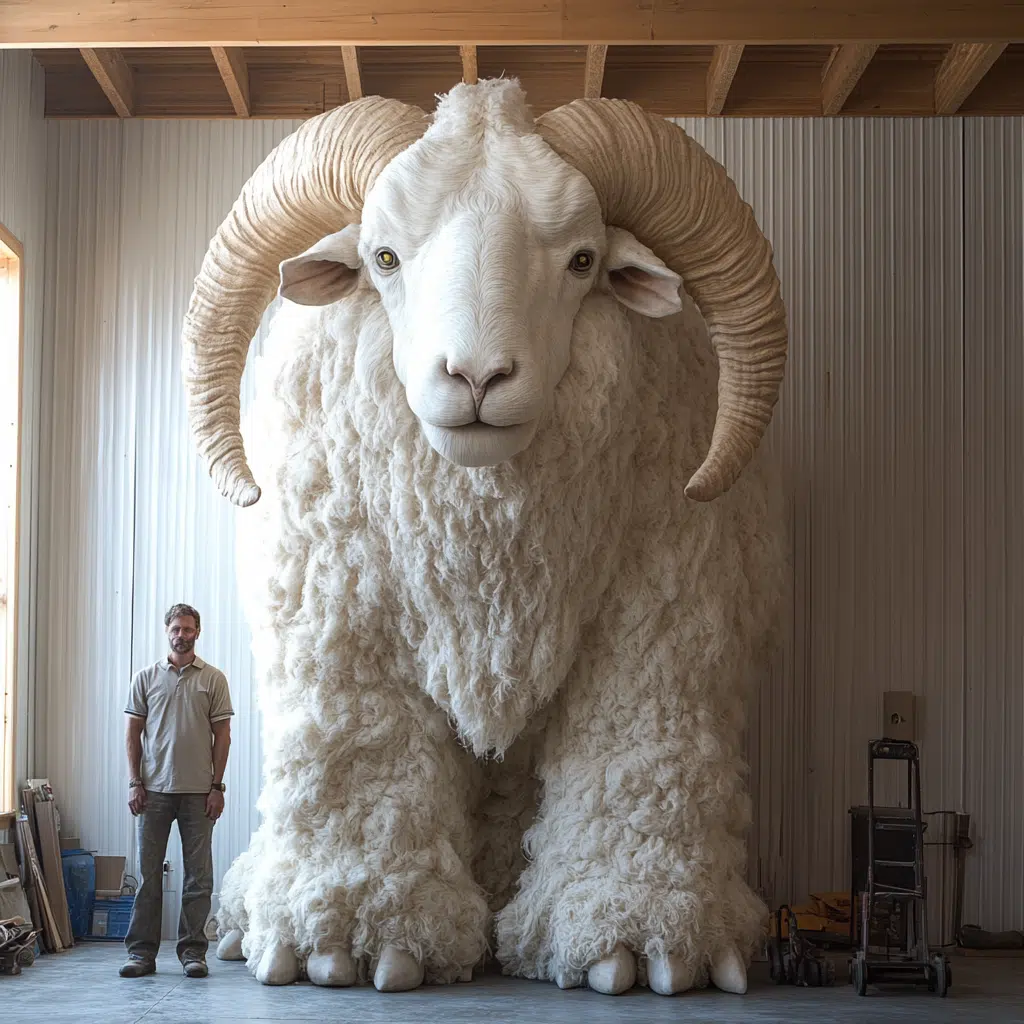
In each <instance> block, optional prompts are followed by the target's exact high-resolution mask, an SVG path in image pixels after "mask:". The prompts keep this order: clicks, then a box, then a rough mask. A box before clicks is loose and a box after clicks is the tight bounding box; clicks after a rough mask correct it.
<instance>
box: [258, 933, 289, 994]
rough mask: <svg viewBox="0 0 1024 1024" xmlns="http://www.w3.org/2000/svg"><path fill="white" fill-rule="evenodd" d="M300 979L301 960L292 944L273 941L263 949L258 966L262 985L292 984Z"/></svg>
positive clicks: (259, 980) (259, 979)
mask: <svg viewBox="0 0 1024 1024" xmlns="http://www.w3.org/2000/svg"><path fill="white" fill-rule="evenodd" d="M298 979H299V960H298V957H296V955H295V950H294V949H292V947H291V946H285V945H283V944H282V943H280V942H273V943H271V944H270V945H269V946H267V948H266V949H265V950H264V951H263V956H261V957H260V962H259V965H258V966H257V968H256V980H257V981H258V982H259V983H260V984H261V985H290V984H291V983H292V982H293V981H298Z"/></svg>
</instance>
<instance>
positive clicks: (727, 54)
mask: <svg viewBox="0 0 1024 1024" xmlns="http://www.w3.org/2000/svg"><path fill="white" fill-rule="evenodd" d="M742 56H743V44H742V43H730V44H727V45H725V46H716V47H715V52H714V53H713V54H712V56H711V64H710V66H709V67H708V81H707V112H708V114H709V115H711V116H712V117H714V116H716V115H718V114H720V113H721V112H722V110H723V108H724V107H725V100H726V97H727V96H728V95H729V88H730V86H731V85H732V80H733V79H734V78H735V77H736V69H737V68H738V67H739V66H740V58H741V57H742Z"/></svg>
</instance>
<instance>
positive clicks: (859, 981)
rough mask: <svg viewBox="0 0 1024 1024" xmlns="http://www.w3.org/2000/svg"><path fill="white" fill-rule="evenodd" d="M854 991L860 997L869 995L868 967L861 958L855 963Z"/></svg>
mask: <svg viewBox="0 0 1024 1024" xmlns="http://www.w3.org/2000/svg"><path fill="white" fill-rule="evenodd" d="M853 991H854V992H856V993H857V995H859V996H866V995H867V994H868V965H867V964H866V963H865V962H864V961H863V959H862V958H861V957H860V956H858V957H857V958H856V959H855V960H854V961H853Z"/></svg>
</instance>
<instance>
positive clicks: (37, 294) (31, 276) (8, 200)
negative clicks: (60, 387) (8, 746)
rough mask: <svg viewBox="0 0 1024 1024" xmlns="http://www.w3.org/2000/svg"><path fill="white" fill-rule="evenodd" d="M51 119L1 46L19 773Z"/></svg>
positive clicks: (26, 745) (37, 88) (26, 726)
mask: <svg viewBox="0 0 1024 1024" xmlns="http://www.w3.org/2000/svg"><path fill="white" fill-rule="evenodd" d="M45 180H46V126H45V123H44V121H43V71H42V68H40V67H39V65H38V64H36V62H35V61H34V60H33V59H32V55H31V54H29V53H21V52H17V51H12V50H0V223H3V225H4V227H6V228H7V230H8V231H10V232H11V233H12V234H13V235H14V236H15V237H16V238H17V239H18V241H19V242H21V244H22V247H23V249H24V253H25V262H24V273H25V325H24V350H23V354H22V385H21V387H22V395H21V402H22V406H21V508H20V512H19V516H20V522H21V530H20V552H19V573H18V575H19V580H18V592H19V599H20V608H19V616H18V619H19V622H18V696H17V708H16V711H15V714H16V728H15V777H16V778H19V779H22V778H25V776H26V775H27V774H28V772H29V768H30V766H31V764H32V759H33V750H32V740H31V737H32V728H31V724H30V723H31V721H32V719H33V717H34V708H35V697H34V683H35V679H36V676H37V671H36V660H35V650H36V643H35V637H36V613H35V610H36V607H37V602H36V594H35V588H36V581H37V564H38V553H39V537H38V532H37V523H38V521H39V510H40V505H39V497H40V485H41V482H42V481H41V476H40V472H39V460H38V458H37V453H38V452H39V450H40V434H39V430H40V423H41V417H40V403H41V398H42V386H43V376H42V355H43V344H42V340H43V280H44V263H43V260H44V257H43V248H44V239H45V237H46V190H45V188H44V182H45Z"/></svg>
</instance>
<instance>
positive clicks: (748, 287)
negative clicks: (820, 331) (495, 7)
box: [184, 81, 786, 505]
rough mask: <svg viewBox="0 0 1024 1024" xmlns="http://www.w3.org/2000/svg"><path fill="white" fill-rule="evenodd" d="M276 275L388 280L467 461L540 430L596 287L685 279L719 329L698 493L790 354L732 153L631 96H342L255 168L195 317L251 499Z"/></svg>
mask: <svg viewBox="0 0 1024 1024" xmlns="http://www.w3.org/2000/svg"><path fill="white" fill-rule="evenodd" d="M278 268H279V274H280V276H279V277H278ZM278 284H279V286H280V292H281V294H282V295H284V297H285V298H287V299H291V300H292V301H295V302H300V303H306V304H311V305H322V304H327V303H332V302H335V301H338V300H340V299H344V298H345V296H347V295H349V294H350V293H351V292H353V291H354V290H355V289H356V288H360V287H370V288H374V289H376V290H377V291H378V292H379V294H380V298H381V302H382V304H383V306H384V309H385V310H386V312H387V314H388V318H389V320H390V323H391V328H392V334H393V338H394V344H393V355H394V364H395V368H396V371H397V373H398V376H399V378H400V380H401V381H402V383H403V385H404V386H405V391H406V396H407V399H408V403H409V406H410V408H411V409H412V411H413V412H414V413H415V414H416V416H417V417H418V418H419V420H420V422H421V424H422V426H423V430H424V433H425V435H426V437H427V439H428V440H429V442H430V444H431V445H432V446H433V447H434V448H435V449H436V450H437V451H438V452H440V453H441V454H442V455H443V456H445V457H446V458H448V459H450V460H451V461H453V462H456V463H458V464H461V465H465V466H481V465H493V464H495V463H498V462H501V461H504V460H505V459H508V458H511V457H512V456H514V455H515V454H517V453H518V452H520V451H522V450H523V449H524V448H525V447H526V446H527V445H528V444H529V443H530V441H531V439H532V438H533V435H534V433H535V431H536V428H537V424H538V421H539V419H540V417H541V416H542V414H543V411H544V409H545V407H546V405H547V403H548V401H549V400H550V398H551V396H552V394H553V393H554V389H555V387H556V385H557V384H558V382H559V380H560V379H561V377H562V375H563V374H564V372H565V370H566V368H567V367H568V365H569V359H570V353H571V342H572V334H573V322H574V319H575V317H576V314H577V312H578V311H579V308H580V304H581V303H582V301H583V299H584V297H585V296H586V294H587V293H588V292H589V291H591V290H592V289H595V288H601V289H604V290H607V291H609V292H611V293H612V294H613V295H615V296H616V297H617V298H618V299H619V301H620V302H622V303H623V304H624V305H626V306H628V307H629V308H631V309H634V310H636V311H638V312H640V313H642V314H646V315H648V316H664V315H666V314H668V313H672V312H675V311H677V310H678V309H679V308H680V300H679V288H680V285H681V284H682V285H683V286H684V287H685V288H686V290H687V292H688V293H689V294H690V295H691V296H692V297H693V299H694V301H695V302H696V304H697V306H698V308H699V309H700V311H701V313H702V315H703V316H704V319H705V320H706V321H707V323H708V327H709V330H710V334H711V338H712V341H713V343H714V345H715V349H716V352H717V355H718V359H719V408H718V416H717V421H716V424H715V431H714V435H713V438H712V442H711V447H710V450H709V452H708V454H707V457H706V458H705V461H704V463H703V465H702V466H701V467H700V469H699V470H698V471H697V472H696V473H695V474H694V476H693V478H692V479H691V481H690V483H689V485H688V487H687V494H688V495H690V496H691V497H693V498H696V499H699V500H710V499H712V498H714V497H716V496H717V495H719V494H721V493H722V492H724V491H725V490H727V489H728V488H729V487H730V486H731V485H732V483H733V481H734V480H735V479H736V477H737V476H738V475H739V473H740V472H741V471H742V469H743V467H744V466H745V465H746V463H747V462H748V461H749V460H750V458H751V456H752V455H753V453H754V451H755V449H756V448H757V445H758V443H759V441H760V439H761V436H762V434H763V433H764V430H765V428H766V426H767V424H768V421H769V419H770V417H771V414H772V409H773V407H774V405H775V402H776V399H777V396H778V388H779V383H780V381H781V378H782V372H783V367H784V364H785V358H786V324H785V312H784V309H783V306H782V302H781V299H780V297H779V287H778V280H777V278H776V276H775V273H774V270H773V268H772V261H771V249H770V246H769V245H768V242H767V241H766V239H765V238H764V236H763V235H762V234H761V232H760V231H759V229H758V227H757V225H756V223H755V221H754V218H753V214H752V213H751V211H750V209H749V207H748V206H746V205H745V204H744V203H743V202H742V201H741V200H740V198H739V195H738V194H737V192H736V189H735V188H734V186H733V185H732V183H731V182H730V181H729V179H728V177H727V176H726V174H725V172H724V170H723V169H722V168H721V166H719V165H718V164H717V163H715V162H714V161H713V160H712V159H711V158H710V157H709V156H708V154H707V153H706V152H705V151H704V150H703V149H701V147H700V146H698V145H697V144H696V143H695V142H694V141H693V140H691V139H690V138H689V137H688V136H687V135H686V134H685V133H684V132H683V131H682V130H680V129H679V128H678V127H675V126H674V125H672V124H670V123H669V122H667V121H665V120H662V119H660V118H655V117H652V116H649V115H647V114H645V113H644V112H643V111H642V110H640V109H639V108H637V107H635V106H634V105H632V104H629V103H624V102H621V101H613V100H597V101H577V102H575V103H572V104H569V105H568V106H566V107H562V108H559V109H558V110H555V111H553V112H551V113H549V114H547V115H545V116H544V117H542V118H540V119H539V120H538V121H537V122H534V121H533V119H532V118H531V117H530V115H529V112H528V108H527V107H526V104H525V101H524V98H523V95H522V93H521V91H520V90H519V87H518V85H517V84H516V83H515V82H510V81H493V82H485V83H481V84H480V85H477V86H457V87H456V88H455V89H454V90H452V92H451V93H450V94H449V95H448V96H447V97H446V98H445V99H444V100H443V101H442V102H441V104H440V106H439V108H438V111H437V114H436V116H435V117H434V118H433V120H432V122H430V123H429V127H428V122H427V119H426V115H424V114H423V112H422V111H420V110H418V109H416V108H411V107H408V106H406V105H404V104H400V103H397V102H396V101H389V100H382V99H379V98H373V99H366V100H359V101H356V102H355V103H351V104H348V105H346V106H345V107H341V108H338V109H337V110H334V111H331V112H330V113H328V114H324V115H321V116H320V117H318V118H314V119H313V120H311V121H309V122H307V123H306V124H305V125H304V126H303V127H302V128H300V129H299V131H298V132H296V133H295V134H294V135H293V136H291V137H289V138H288V139H286V140H285V141H284V142H283V143H282V144H281V145H280V146H279V147H278V148H277V149H276V150H275V151H274V152H273V153H272V154H271V155H270V156H269V157H268V158H267V160H266V161H265V162H264V164H263V165H262V166H261V167H260V168H259V169H258V170H257V171H256V173H255V174H254V175H253V177H252V178H251V179H250V180H249V182H248V183H247V184H246V186H245V188H244V189H243V191H242V194H241V196H240V197H239V199H238V201H237V202H236V204H235V206H234V208H233V209H232V211H231V214H230V215H229V216H228V218H227V219H226V220H225V222H224V223H223V224H222V225H221V228H220V229H219V231H218V233H217V235H216V237H215V238H214V239H213V241H212V242H211V244H210V249H209V251H208V252H207V255H206V259H205V261H204V263H203V268H202V271H201V272H200V275H199V277H198V278H197V280H196V287H195V291H194V293H193V296H192V303H191V306H190V309H189V313H188V316H187V318H186V323H185V329H184V345H185V353H184V372H185V379H186V385H187V388H188V395H189V411H190V419H191V422H192V428H193V433H194V435H195V437H196V439H197V442H198V444H199V447H200V451H201V452H202V453H203V455H204V456H205V457H206V458H207V461H208V463H209V465H210V471H211V474H212V476H213V478H214V480H215V481H216V483H217V484H218V486H219V487H220V489H221V490H222V492H223V493H224V494H226V495H227V496H228V497H229V498H230V499H231V500H232V501H234V502H236V503H237V504H240V505H249V504H252V503H253V502H254V501H256V500H257V499H258V498H259V493H260V492H259V488H258V487H257V485H256V483H255V481H254V480H253V478H252V475H251V473H250V471H249V467H248V465H247V463H246V460H245V454H244V450H243V446H242V439H241V435H240V433H239V407H238V393H239V383H240V379H241V373H242V369H243V367H244V363H245V356H246V352H247V349H248V345H249V341H250V339H251V337H252V335H253V333H254V332H255V329H256V326H257V325H258V322H259V318H260V317H261V316H262V314H263V312H264V310H265V309H266V307H267V305H268V304H269V302H270V299H271V298H272V296H273V293H274V288H275V287H276V286H277V285H278Z"/></svg>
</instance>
